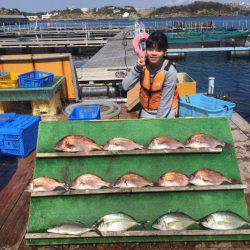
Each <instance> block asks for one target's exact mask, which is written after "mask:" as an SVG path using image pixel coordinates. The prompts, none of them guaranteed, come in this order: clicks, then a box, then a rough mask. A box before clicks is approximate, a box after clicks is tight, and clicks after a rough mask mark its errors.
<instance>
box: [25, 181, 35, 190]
mask: <svg viewBox="0 0 250 250" xmlns="http://www.w3.org/2000/svg"><path fill="white" fill-rule="evenodd" d="M32 190H33V184H32V182H30V183H29V184H28V186H27V187H26V189H25V190H24V191H26V192H30V193H31V192H32Z"/></svg>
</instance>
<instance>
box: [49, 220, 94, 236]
mask: <svg viewBox="0 0 250 250" xmlns="http://www.w3.org/2000/svg"><path fill="white" fill-rule="evenodd" d="M90 230H91V228H86V227H85V226H84V224H82V223H80V222H71V223H65V224H62V225H60V226H55V227H51V228H48V229H47V232H48V233H55V234H71V235H81V234H84V233H86V232H89V231H90Z"/></svg>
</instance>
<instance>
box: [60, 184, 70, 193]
mask: <svg viewBox="0 0 250 250" xmlns="http://www.w3.org/2000/svg"><path fill="white" fill-rule="evenodd" d="M62 187H63V188H64V189H65V190H66V191H69V189H70V185H69V184H67V183H62Z"/></svg>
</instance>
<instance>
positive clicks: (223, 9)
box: [149, 1, 250, 17]
mask: <svg viewBox="0 0 250 250" xmlns="http://www.w3.org/2000/svg"><path fill="white" fill-rule="evenodd" d="M234 15H250V10H244V9H241V8H239V7H232V6H230V5H229V4H221V3H216V2H201V1H197V2H194V3H191V4H189V5H179V6H173V7H167V6H165V7H161V8H158V9H155V10H153V11H152V12H151V13H150V15H149V17H192V16H234Z"/></svg>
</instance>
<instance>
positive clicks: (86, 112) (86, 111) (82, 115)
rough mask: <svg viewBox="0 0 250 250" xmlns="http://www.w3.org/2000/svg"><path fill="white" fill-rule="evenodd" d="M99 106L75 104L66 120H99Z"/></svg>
mask: <svg viewBox="0 0 250 250" xmlns="http://www.w3.org/2000/svg"><path fill="white" fill-rule="evenodd" d="M100 113H101V112H100V107H99V106H76V107H74V108H73V110H72V112H71V113H70V114H69V116H68V120H99V119H100V117H101V114H100Z"/></svg>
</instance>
